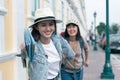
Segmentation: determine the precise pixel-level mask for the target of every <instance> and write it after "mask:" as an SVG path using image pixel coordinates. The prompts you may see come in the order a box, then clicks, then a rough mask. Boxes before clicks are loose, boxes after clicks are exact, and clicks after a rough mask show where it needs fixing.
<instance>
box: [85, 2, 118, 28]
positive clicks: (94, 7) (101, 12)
mask: <svg viewBox="0 0 120 80" xmlns="http://www.w3.org/2000/svg"><path fill="white" fill-rule="evenodd" d="M108 1H109V25H111V24H113V23H117V24H119V25H120V10H119V8H120V0H108ZM85 8H86V15H87V26H88V27H90V26H91V23H92V22H94V16H93V13H94V12H96V13H97V15H96V25H99V23H100V22H104V23H106V0H85Z"/></svg>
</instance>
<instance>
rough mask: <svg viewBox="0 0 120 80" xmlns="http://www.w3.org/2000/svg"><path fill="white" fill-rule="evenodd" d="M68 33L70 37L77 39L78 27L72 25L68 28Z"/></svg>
mask: <svg viewBox="0 0 120 80" xmlns="http://www.w3.org/2000/svg"><path fill="white" fill-rule="evenodd" d="M67 32H68V34H69V36H70V37H76V35H77V33H78V29H77V26H76V25H72V24H70V25H69V26H68V27H67Z"/></svg>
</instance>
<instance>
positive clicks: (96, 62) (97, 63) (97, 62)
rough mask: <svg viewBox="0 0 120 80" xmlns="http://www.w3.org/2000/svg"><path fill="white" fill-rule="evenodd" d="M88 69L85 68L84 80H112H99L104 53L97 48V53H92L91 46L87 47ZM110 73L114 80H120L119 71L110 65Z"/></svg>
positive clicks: (103, 62)
mask: <svg viewBox="0 0 120 80" xmlns="http://www.w3.org/2000/svg"><path fill="white" fill-rule="evenodd" d="M89 60H90V64H89V67H85V74H84V80H112V79H101V78H100V76H101V73H102V72H103V67H104V64H105V52H104V51H103V50H102V49H101V48H99V47H98V50H97V51H93V46H89ZM111 65H112V71H113V73H114V75H115V78H114V80H120V77H119V75H120V70H117V69H116V67H115V66H114V64H112V60H111Z"/></svg>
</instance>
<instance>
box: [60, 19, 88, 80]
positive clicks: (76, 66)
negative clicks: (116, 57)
mask: <svg viewBox="0 0 120 80" xmlns="http://www.w3.org/2000/svg"><path fill="white" fill-rule="evenodd" d="M78 25H79V24H78V21H76V20H74V19H71V20H68V22H67V24H66V29H65V32H64V35H63V37H64V38H65V39H66V40H67V41H68V42H69V44H70V46H71V47H72V49H73V50H74V52H75V57H74V59H73V60H69V59H67V58H66V56H65V55H63V63H62V69H61V78H62V80H83V73H84V72H83V71H84V65H85V66H88V64H89V60H88V47H87V44H86V42H85V41H84V40H83V38H82V36H81V34H80V30H79V26H78ZM83 50H84V51H83ZM84 52H85V59H84V54H83V53H84ZM84 60H85V61H84Z"/></svg>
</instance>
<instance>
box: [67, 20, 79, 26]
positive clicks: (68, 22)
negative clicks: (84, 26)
mask: <svg viewBox="0 0 120 80" xmlns="http://www.w3.org/2000/svg"><path fill="white" fill-rule="evenodd" d="M70 23H73V24H76V25H79V22H78V21H77V20H74V19H71V20H68V21H67V23H66V25H68V24H70Z"/></svg>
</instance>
